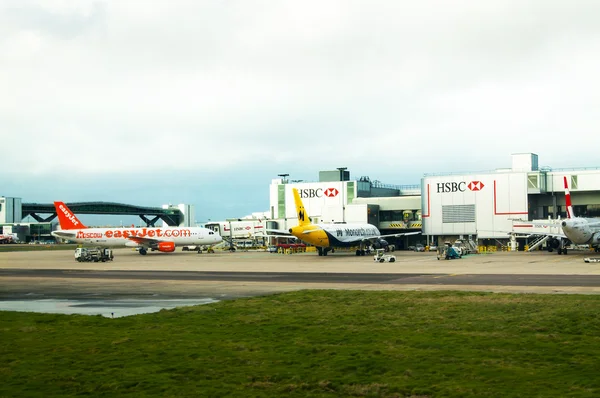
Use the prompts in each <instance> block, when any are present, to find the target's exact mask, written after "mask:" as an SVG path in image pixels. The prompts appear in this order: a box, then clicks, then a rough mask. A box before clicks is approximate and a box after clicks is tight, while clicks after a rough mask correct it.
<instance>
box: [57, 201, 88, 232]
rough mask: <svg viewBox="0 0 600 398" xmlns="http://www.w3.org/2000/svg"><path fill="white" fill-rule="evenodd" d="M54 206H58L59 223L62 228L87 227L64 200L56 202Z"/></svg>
mask: <svg viewBox="0 0 600 398" xmlns="http://www.w3.org/2000/svg"><path fill="white" fill-rule="evenodd" d="M54 207H55V208H56V214H57V215H58V223H59V224H60V228H61V229H82V228H87V227H86V226H85V225H83V223H82V222H81V221H79V219H78V218H77V216H75V214H73V212H72V211H71V209H69V208H68V207H67V205H66V204H64V203H63V202H54Z"/></svg>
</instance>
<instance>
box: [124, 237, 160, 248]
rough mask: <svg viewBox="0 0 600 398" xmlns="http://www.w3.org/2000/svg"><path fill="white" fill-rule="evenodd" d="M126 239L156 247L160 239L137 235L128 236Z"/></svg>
mask: <svg viewBox="0 0 600 398" xmlns="http://www.w3.org/2000/svg"><path fill="white" fill-rule="evenodd" d="M127 239H129V240H131V241H133V242H135V243H137V244H138V245H142V246H147V247H157V246H158V244H159V243H160V242H163V241H160V240H157V239H152V238H141V237H139V236H128V237H127Z"/></svg>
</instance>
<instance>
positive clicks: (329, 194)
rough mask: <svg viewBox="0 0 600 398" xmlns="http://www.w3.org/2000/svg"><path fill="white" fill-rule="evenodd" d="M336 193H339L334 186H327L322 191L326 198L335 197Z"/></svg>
mask: <svg viewBox="0 0 600 398" xmlns="http://www.w3.org/2000/svg"><path fill="white" fill-rule="evenodd" d="M338 193H340V191H338V190H337V189H335V188H327V189H326V190H325V192H323V194H324V195H325V196H327V197H328V198H335V197H336V196H337V194H338Z"/></svg>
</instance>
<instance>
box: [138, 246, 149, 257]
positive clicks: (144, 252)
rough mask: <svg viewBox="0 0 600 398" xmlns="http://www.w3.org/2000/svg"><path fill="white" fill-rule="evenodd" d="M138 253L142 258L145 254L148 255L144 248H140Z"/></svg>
mask: <svg viewBox="0 0 600 398" xmlns="http://www.w3.org/2000/svg"><path fill="white" fill-rule="evenodd" d="M139 252H140V254H141V255H142V256H145V255H146V253H148V251H147V250H146V249H145V248H144V247H140V250H139Z"/></svg>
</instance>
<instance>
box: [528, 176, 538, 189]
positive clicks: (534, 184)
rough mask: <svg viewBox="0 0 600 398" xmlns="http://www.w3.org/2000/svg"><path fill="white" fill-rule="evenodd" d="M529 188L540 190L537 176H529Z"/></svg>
mask: <svg viewBox="0 0 600 398" xmlns="http://www.w3.org/2000/svg"><path fill="white" fill-rule="evenodd" d="M527 188H538V176H537V174H534V175H530V176H527Z"/></svg>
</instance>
